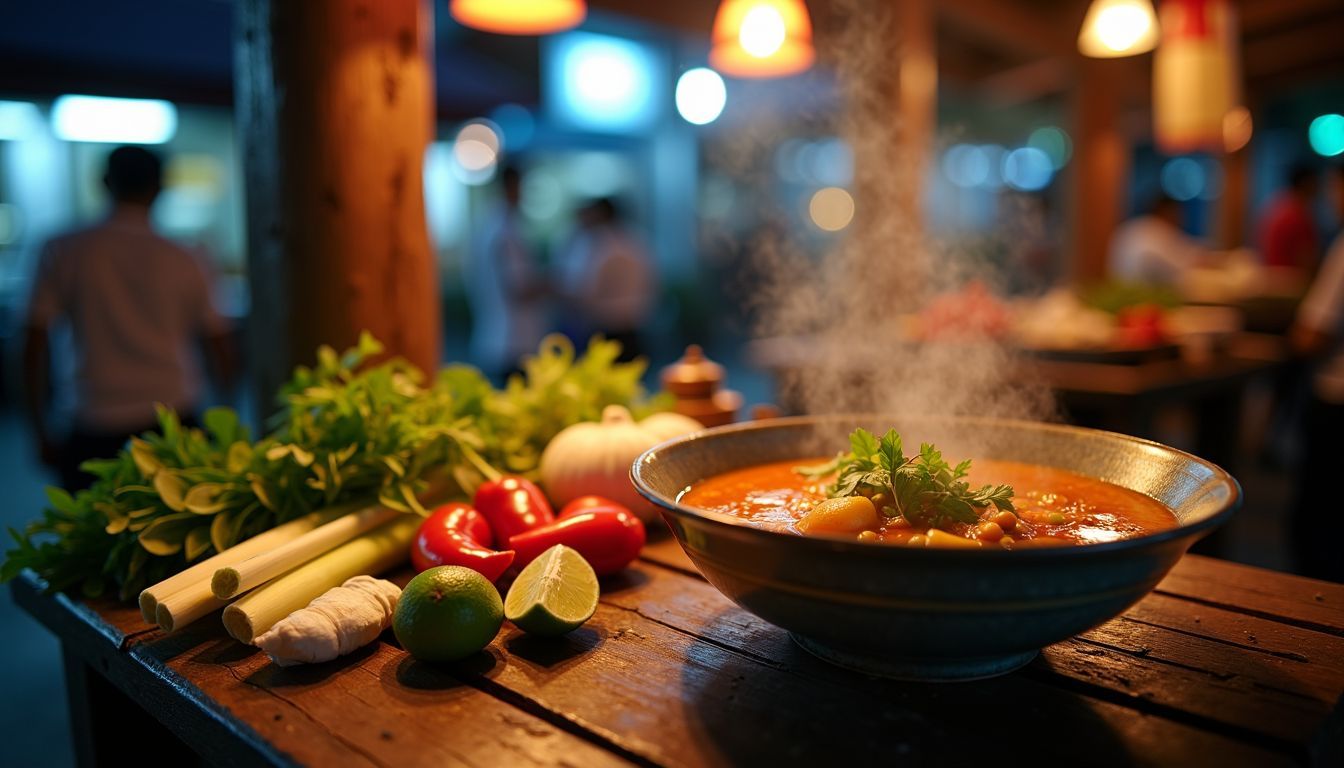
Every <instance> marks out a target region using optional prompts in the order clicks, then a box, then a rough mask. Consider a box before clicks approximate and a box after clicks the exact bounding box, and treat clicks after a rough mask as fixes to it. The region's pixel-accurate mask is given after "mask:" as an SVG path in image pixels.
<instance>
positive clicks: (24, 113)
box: [0, 101, 42, 141]
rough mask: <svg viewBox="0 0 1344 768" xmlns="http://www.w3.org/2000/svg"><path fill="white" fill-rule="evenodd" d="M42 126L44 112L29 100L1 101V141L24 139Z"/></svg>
mask: <svg viewBox="0 0 1344 768" xmlns="http://www.w3.org/2000/svg"><path fill="white" fill-rule="evenodd" d="M41 127H42V113H41V112H39V111H38V109H37V105H36V104H33V103H31V102H27V101H0V141H22V140H23V139H26V138H29V137H30V136H33V135H35V134H36V133H37V132H38V131H39V130H41Z"/></svg>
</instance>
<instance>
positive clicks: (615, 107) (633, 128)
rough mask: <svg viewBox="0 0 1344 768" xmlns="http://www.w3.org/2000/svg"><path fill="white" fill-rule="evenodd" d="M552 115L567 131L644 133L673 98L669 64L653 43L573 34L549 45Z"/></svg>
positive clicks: (547, 81)
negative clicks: (668, 85) (668, 84)
mask: <svg viewBox="0 0 1344 768" xmlns="http://www.w3.org/2000/svg"><path fill="white" fill-rule="evenodd" d="M543 49H544V51H545V57H544V61H543V71H544V72H545V73H546V74H545V85H546V93H545V97H546V105H547V112H548V115H549V116H550V117H552V118H555V119H556V120H557V121H558V122H559V123H561V124H562V125H563V126H564V127H569V128H575V129H578V130H589V131H604V132H615V133H636V132H640V131H643V130H644V129H646V128H648V127H649V126H650V125H652V124H653V123H654V121H656V120H657V119H658V118H659V116H660V115H661V113H662V109H663V108H664V104H666V103H667V102H669V101H671V99H668V98H667V96H668V94H667V90H666V88H665V87H664V85H663V83H664V78H665V77H667V74H666V65H665V63H664V62H663V60H662V58H661V57H660V56H658V55H657V54H656V53H655V52H654V50H653V49H652V48H650V47H649V46H648V45H646V44H644V43H641V42H638V41H635V40H630V39H627V38H624V37H616V36H614V35H598V34H593V33H591V32H567V33H565V34H563V35H557V36H555V37H552V38H547V39H546V41H545V42H544V43H543Z"/></svg>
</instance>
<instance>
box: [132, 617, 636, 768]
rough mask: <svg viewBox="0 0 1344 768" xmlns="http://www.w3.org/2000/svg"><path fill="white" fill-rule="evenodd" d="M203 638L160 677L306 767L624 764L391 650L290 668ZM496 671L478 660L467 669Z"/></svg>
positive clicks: (210, 636)
mask: <svg viewBox="0 0 1344 768" xmlns="http://www.w3.org/2000/svg"><path fill="white" fill-rule="evenodd" d="M198 637H199V640H198V641H196V642H193V643H192V644H191V647H190V648H189V649H187V650H185V651H183V650H179V649H177V648H170V649H165V650H164V651H163V652H164V653H165V655H167V656H168V657H169V658H167V659H166V661H164V667H166V669H167V670H168V671H170V672H171V673H175V674H176V675H178V676H180V677H181V678H182V679H189V680H191V681H193V683H194V684H195V685H196V686H197V687H198V688H200V689H201V690H202V691H203V692H204V693H205V694H206V695H208V696H210V697H211V698H213V699H214V700H215V701H217V702H219V703H220V704H221V705H223V706H224V707H227V708H228V710H229V712H230V713H231V714H232V715H233V716H235V717H237V718H239V719H240V720H243V721H246V722H248V723H251V724H252V725H253V727H254V728H255V729H256V730H257V732H258V733H259V734H260V735H261V736H262V737H263V738H265V739H266V740H267V741H269V742H271V743H272V744H275V745H276V746H277V747H280V748H283V749H285V750H286V751H287V752H289V753H290V754H291V755H292V756H293V757H294V758H295V759H296V760H298V761H299V762H301V763H304V764H309V765H325V764H329V762H328V761H329V760H330V759H331V756H330V755H326V754H322V753H323V752H327V751H331V750H333V749H334V750H335V751H336V752H337V753H338V754H340V753H346V754H350V755H353V756H355V757H356V758H360V759H362V760H363V761H366V762H369V763H373V764H377V765H389V766H398V767H402V766H442V765H454V766H482V765H517V766H548V765H555V764H557V763H559V762H561V757H562V756H563V757H564V758H565V759H567V760H572V761H574V764H576V765H585V766H586V765H594V766H611V765H626V764H627V763H626V762H625V761H624V760H621V759H619V758H618V757H616V756H615V755H612V754H610V753H608V752H606V751H605V750H603V749H602V748H600V747H599V746H596V745H594V744H591V743H588V742H586V741H584V740H582V739H580V738H578V737H576V736H573V735H571V734H569V733H566V732H565V731H563V730H561V729H559V728H557V727H555V726H554V725H551V724H549V723H546V722H544V721H542V720H540V719H538V718H537V717H535V716H533V715H531V714H528V713H527V712H524V711H521V710H519V709H517V708H516V707H514V706H512V705H510V704H507V703H505V702H503V701H501V700H499V699H497V698H495V697H493V696H491V695H489V694H487V693H484V692H482V691H480V690H478V689H476V688H473V687H470V686H468V685H465V684H464V683H463V682H462V680H461V679H459V678H458V677H455V676H454V675H452V674H450V673H449V672H447V671H445V670H443V669H436V668H434V667H432V666H429V665H423V664H420V663H417V662H415V661H414V660H412V659H410V657H408V656H407V655H406V654H405V653H404V652H403V651H401V650H400V649H399V648H397V647H395V646H394V645H391V644H389V643H388V642H381V641H380V642H378V643H376V644H374V645H370V646H367V647H366V648H363V649H361V650H359V651H357V652H356V653H354V654H351V655H350V656H348V657H345V658H342V659H338V660H336V661H333V662H328V663H326V664H315V665H306V666H298V667H289V668H285V667H279V666H276V665H274V664H272V663H271V662H270V660H269V659H268V658H267V657H266V655H265V654H264V653H261V652H260V651H257V650H256V649H254V648H250V647H246V646H242V645H240V644H238V643H236V642H233V641H231V640H229V639H227V638H226V637H225V636H224V635H223V633H222V632H217V631H209V632H203V633H199V635H198ZM151 652H153V649H151V648H146V647H141V648H140V649H137V653H151ZM494 663H495V659H494V658H493V657H487V656H484V655H482V657H481V658H480V659H474V660H473V662H472V664H471V665H468V668H469V669H478V670H488V669H489V668H490V667H491V666H493V665H494ZM314 731H315V732H314Z"/></svg>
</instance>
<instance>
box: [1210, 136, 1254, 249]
mask: <svg viewBox="0 0 1344 768" xmlns="http://www.w3.org/2000/svg"><path fill="white" fill-rule="evenodd" d="M1250 154H1251V152H1250V148H1249V146H1247V147H1242V148H1241V149H1238V150H1237V151H1236V152H1228V153H1227V154H1225V155H1223V157H1222V159H1221V161H1220V163H1219V164H1220V166H1221V167H1222V169H1223V194H1222V196H1221V197H1219V198H1218V211H1217V214H1216V216H1217V218H1216V219H1215V226H1216V229H1215V230H1214V235H1215V236H1214V237H1212V238H1210V240H1211V241H1212V242H1213V243H1214V245H1216V246H1217V247H1219V248H1240V247H1242V246H1243V245H1245V244H1246V235H1247V227H1246V211H1247V209H1248V208H1249V207H1250V202H1251V197H1250V164H1251V163H1250Z"/></svg>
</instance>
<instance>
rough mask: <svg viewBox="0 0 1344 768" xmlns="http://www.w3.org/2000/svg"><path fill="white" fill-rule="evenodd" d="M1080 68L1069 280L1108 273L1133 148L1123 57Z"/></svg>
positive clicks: (1080, 62)
mask: <svg viewBox="0 0 1344 768" xmlns="http://www.w3.org/2000/svg"><path fill="white" fill-rule="evenodd" d="M1077 66H1078V77H1077V82H1076V85H1075V86H1074V91H1073V109H1074V116H1073V117H1074V145H1073V146H1074V149H1073V179H1072V186H1073V194H1072V195H1070V198H1071V199H1072V201H1073V209H1072V210H1071V211H1070V221H1071V227H1070V230H1071V232H1072V238H1071V239H1072V243H1073V247H1072V252H1073V260H1072V268H1071V270H1070V278H1071V279H1072V280H1073V282H1075V283H1079V282H1083V283H1085V282H1090V281H1096V280H1099V279H1101V278H1103V277H1104V276H1105V275H1106V253H1107V250H1108V249H1109V247H1110V240H1111V235H1112V234H1113V233H1114V232H1115V228H1116V227H1117V226H1119V225H1120V222H1121V221H1122V220H1123V218H1124V215H1125V213H1126V211H1125V189H1126V187H1127V185H1128V182H1129V166H1130V154H1131V148H1130V141H1129V137H1128V136H1127V135H1125V132H1124V129H1123V127H1122V125H1121V123H1122V122H1123V121H1122V120H1121V112H1122V103H1121V93H1122V89H1121V88H1120V85H1121V82H1120V81H1121V79H1122V76H1123V75H1124V74H1125V72H1124V70H1123V67H1124V62H1123V60H1115V59H1090V58H1086V57H1082V56H1079V57H1078V58H1077Z"/></svg>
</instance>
